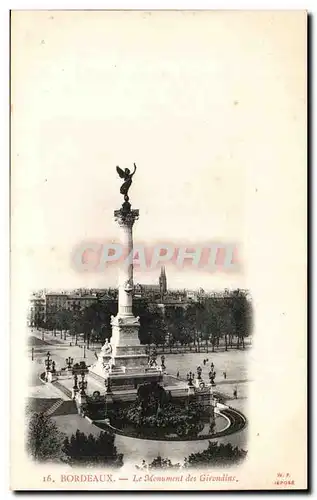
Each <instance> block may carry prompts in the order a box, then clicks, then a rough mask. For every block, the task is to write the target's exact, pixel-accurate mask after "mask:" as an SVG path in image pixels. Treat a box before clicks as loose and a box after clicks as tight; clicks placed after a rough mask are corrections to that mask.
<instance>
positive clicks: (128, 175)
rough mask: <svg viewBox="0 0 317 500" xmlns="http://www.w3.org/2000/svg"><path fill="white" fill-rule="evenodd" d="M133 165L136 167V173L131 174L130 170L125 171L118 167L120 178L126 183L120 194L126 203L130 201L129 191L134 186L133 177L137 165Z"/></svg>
mask: <svg viewBox="0 0 317 500" xmlns="http://www.w3.org/2000/svg"><path fill="white" fill-rule="evenodd" d="M133 165H134V171H133V172H132V173H131V172H130V169H129V168H125V169H124V171H123V170H122V168H120V167H116V168H117V172H118V174H119V176H120V177H121V179H124V183H123V184H122V186H121V188H120V193H121V194H123V196H124V201H126V202H127V201H129V196H128V191H129V189H130V187H131V184H132V177H133V176H134V174H135V171H136V164H135V163H133Z"/></svg>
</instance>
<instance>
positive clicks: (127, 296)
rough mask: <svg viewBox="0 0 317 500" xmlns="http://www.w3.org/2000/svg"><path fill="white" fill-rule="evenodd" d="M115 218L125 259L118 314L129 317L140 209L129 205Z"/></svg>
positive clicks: (121, 273)
mask: <svg viewBox="0 0 317 500" xmlns="http://www.w3.org/2000/svg"><path fill="white" fill-rule="evenodd" d="M114 217H115V220H116V221H117V222H118V224H119V226H120V233H121V234H120V243H121V245H122V248H123V257H124V260H123V261H122V262H121V265H120V268H119V283H118V284H119V287H118V288H119V298H118V316H119V317H129V316H133V313H132V296H133V253H132V252H133V236H132V228H133V224H134V222H135V221H136V220H137V219H138V218H139V210H131V209H130V207H129V205H128V206H127V207H124V206H123V207H122V208H121V209H120V210H115V212H114Z"/></svg>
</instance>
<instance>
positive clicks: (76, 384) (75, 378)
mask: <svg viewBox="0 0 317 500" xmlns="http://www.w3.org/2000/svg"><path fill="white" fill-rule="evenodd" d="M73 389H74V391H78V375H77V373H75V375H74V387H73Z"/></svg>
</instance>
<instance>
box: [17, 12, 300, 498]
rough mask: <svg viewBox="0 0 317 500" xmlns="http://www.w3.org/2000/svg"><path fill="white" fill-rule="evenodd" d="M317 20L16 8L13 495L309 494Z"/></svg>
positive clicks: (237, 14)
mask: <svg viewBox="0 0 317 500" xmlns="http://www.w3.org/2000/svg"><path fill="white" fill-rule="evenodd" d="M306 17H307V16H306V13H305V12H304V11H258V12H255V11H227V12H225V11H110V10H109V11H106V10H104V11H94V10H88V11H84V10H77V11H76V10H73V11H71V10H70V11H59V10H38V11H14V12H12V16H11V58H12V61H11V79H12V83H11V135H12V139H11V140H12V146H11V147H12V174H11V177H12V179H11V253H12V277H11V280H12V313H11V316H12V319H11V323H12V325H11V326H12V334H11V337H12V349H11V359H12V373H13V375H12V388H11V393H12V395H13V396H12V414H13V415H14V417H12V418H13V425H12V431H11V432H12V445H11V446H12V465H13V473H12V484H13V486H14V489H21V490H24V489H44V490H54V489H65V490H73V489H74V490H86V489H87V490H88V489H93V490H146V489H148V490H164V489H165V490H183V489H192V490H252V489H259V488H263V489H268V490H269V489H272V490H275V489H287V490H292V489H303V488H305V485H306V474H307V470H306V469H307V467H306V445H305V433H306V416H305V414H306V410H305V409H306V402H305V387H306V383H307V381H306V369H307V367H306V351H305V346H306V321H305V311H306V295H305V292H306V285H305V277H306V255H305V242H304V241H305V217H306V212H305V210H306V191H305V189H306V184H305V176H306V168H307V167H306V105H305V103H306V66H305V65H306V36H307V34H306V22H307V19H306ZM291 276H292V281H290V279H291ZM291 371H292V372H293V375H291ZM295 373H296V374H295ZM302 389H304V390H302ZM295 395H296V396H295ZM291 441H292V446H291ZM19 470H23V473H19V472H18V471H19Z"/></svg>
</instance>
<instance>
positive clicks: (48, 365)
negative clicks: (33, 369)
mask: <svg viewBox="0 0 317 500" xmlns="http://www.w3.org/2000/svg"><path fill="white" fill-rule="evenodd" d="M46 356H47V358H46V360H45V366H46V370H47V371H49V370H50V368H51V363H52V360H51V353H50V352H48V353H47V355H46Z"/></svg>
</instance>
